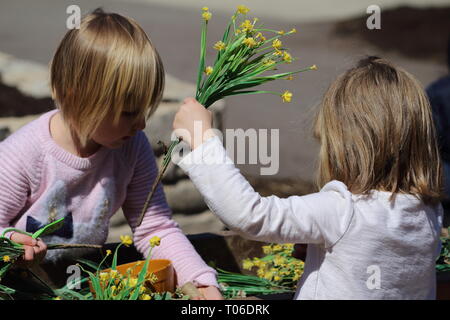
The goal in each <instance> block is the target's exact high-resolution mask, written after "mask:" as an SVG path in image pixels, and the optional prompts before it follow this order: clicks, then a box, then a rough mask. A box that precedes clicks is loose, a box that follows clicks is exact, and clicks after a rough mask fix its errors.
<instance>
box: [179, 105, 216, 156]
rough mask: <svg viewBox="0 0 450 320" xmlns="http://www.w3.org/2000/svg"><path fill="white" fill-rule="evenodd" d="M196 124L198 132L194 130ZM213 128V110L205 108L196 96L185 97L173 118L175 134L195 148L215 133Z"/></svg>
mask: <svg viewBox="0 0 450 320" xmlns="http://www.w3.org/2000/svg"><path fill="white" fill-rule="evenodd" d="M194 124H195V127H197V128H199V129H200V130H198V129H197V132H194ZM211 128H212V112H211V111H209V110H207V109H205V107H204V106H202V105H201V104H200V103H198V101H197V100H195V99H194V98H186V99H184V103H183V104H182V105H181V107H180V109H179V110H178V112H177V114H176V115H175V119H174V120H173V129H174V130H175V134H176V135H177V136H178V137H180V138H182V139H183V141H186V142H187V143H188V144H189V145H190V146H191V149H192V150H194V149H195V148H197V147H198V146H199V145H201V144H202V143H203V142H204V141H205V140H207V139H208V138H210V137H211V136H212V135H214V133H213V132H212V130H211ZM196 135H197V136H196Z"/></svg>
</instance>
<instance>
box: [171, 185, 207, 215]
mask: <svg viewBox="0 0 450 320" xmlns="http://www.w3.org/2000/svg"><path fill="white" fill-rule="evenodd" d="M164 193H165V194H166V199H167V203H168V204H169V206H170V208H171V209H172V211H173V212H174V213H183V214H191V213H199V212H202V211H205V210H206V209H208V206H207V205H206V203H205V201H204V200H203V197H202V195H201V194H200V192H199V191H198V190H197V188H196V187H195V186H194V184H193V183H192V181H191V180H189V179H185V180H181V181H179V182H178V183H177V184H174V185H164Z"/></svg>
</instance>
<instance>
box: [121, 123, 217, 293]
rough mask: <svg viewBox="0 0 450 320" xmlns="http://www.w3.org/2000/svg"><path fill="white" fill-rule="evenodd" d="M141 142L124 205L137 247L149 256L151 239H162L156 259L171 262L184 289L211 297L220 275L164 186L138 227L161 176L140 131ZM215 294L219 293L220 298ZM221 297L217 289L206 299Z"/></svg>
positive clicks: (158, 189)
mask: <svg viewBox="0 0 450 320" xmlns="http://www.w3.org/2000/svg"><path fill="white" fill-rule="evenodd" d="M137 140H138V141H139V145H138V146H137V148H138V152H137V153H138V154H137V159H136V164H135V169H134V174H133V177H132V180H131V181H130V183H129V185H128V190H127V196H126V199H125V202H124V204H123V206H122V209H123V212H124V214H125V216H126V218H127V220H128V223H129V224H130V226H131V228H132V230H133V234H134V243H135V246H136V248H137V249H138V250H139V251H140V252H141V253H142V254H144V255H146V254H147V253H148V250H149V247H150V244H149V240H150V239H151V238H152V237H154V236H158V237H160V238H161V244H160V246H158V247H155V248H154V249H153V251H152V258H154V259H168V260H171V261H172V263H173V266H174V268H175V270H176V272H177V278H178V284H179V285H180V286H182V285H183V284H184V283H186V282H189V281H190V282H193V283H194V284H196V285H197V286H199V287H205V288H210V289H207V290H206V289H205V290H206V295H208V292H210V291H211V287H215V288H218V283H217V280H216V275H217V273H216V271H215V270H214V269H213V268H211V267H209V266H208V265H207V264H206V263H205V262H204V261H203V260H202V258H201V257H200V255H199V254H198V253H197V252H196V251H195V248H194V247H193V246H192V244H191V243H190V241H189V240H188V239H187V237H186V236H185V235H184V234H183V232H182V231H181V229H180V228H179V226H178V224H177V223H176V222H175V221H174V220H173V219H172V211H171V209H170V207H169V206H168V204H167V202H166V198H165V195H164V191H163V188H162V184H161V183H160V184H159V185H158V187H157V190H156V192H155V194H154V196H153V198H152V200H151V202H150V204H149V206H148V208H147V211H146V213H145V216H144V219H143V221H142V224H141V225H140V226H138V227H136V225H137V223H138V220H139V217H140V214H141V210H142V208H143V206H144V202H145V200H146V198H147V195H148V192H149V190H150V189H151V187H152V184H153V181H154V180H155V179H156V176H157V175H158V168H157V165H156V160H155V156H154V153H153V150H152V148H151V146H150V143H149V142H148V139H147V137H146V136H145V134H144V133H143V132H139V133H138V139H137ZM212 289H214V288H212ZM208 290H209V291H208ZM213 291H214V290H213ZM215 293H217V295H216V296H215V295H214V294H215ZM220 297H221V296H220V293H219V291H218V290H215V291H214V292H213V293H212V294H209V297H208V296H207V297H206V298H209V299H219V298H220Z"/></svg>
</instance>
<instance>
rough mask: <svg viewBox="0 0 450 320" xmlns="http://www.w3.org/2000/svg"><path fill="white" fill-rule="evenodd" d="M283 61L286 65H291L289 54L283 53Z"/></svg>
mask: <svg viewBox="0 0 450 320" xmlns="http://www.w3.org/2000/svg"><path fill="white" fill-rule="evenodd" d="M283 60H284V61H286V63H291V62H292V57H291V55H290V54H289V53H287V52H286V51H285V52H284V53H283Z"/></svg>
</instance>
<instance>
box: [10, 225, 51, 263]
mask: <svg viewBox="0 0 450 320" xmlns="http://www.w3.org/2000/svg"><path fill="white" fill-rule="evenodd" d="M11 241H14V242H17V243H20V244H23V249H24V250H25V253H24V255H23V257H22V258H21V259H19V260H17V262H16V264H17V265H18V266H22V267H32V266H34V265H38V264H39V263H41V262H42V260H43V259H44V257H45V254H46V253H47V245H46V244H45V243H44V241H42V240H40V239H33V238H32V237H30V236H27V235H26V234H21V233H18V232H14V233H13V234H12V235H11Z"/></svg>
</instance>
